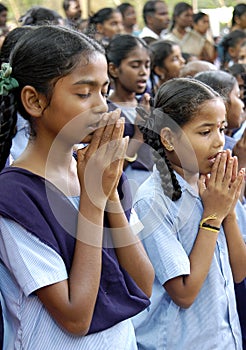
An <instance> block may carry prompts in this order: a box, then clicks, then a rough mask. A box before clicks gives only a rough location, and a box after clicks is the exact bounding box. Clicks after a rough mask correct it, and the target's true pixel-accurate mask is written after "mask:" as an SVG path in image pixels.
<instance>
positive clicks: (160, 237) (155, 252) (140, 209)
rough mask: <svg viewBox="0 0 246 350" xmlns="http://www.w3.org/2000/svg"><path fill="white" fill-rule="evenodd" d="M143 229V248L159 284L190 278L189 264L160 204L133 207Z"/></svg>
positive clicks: (140, 204) (140, 203)
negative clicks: (178, 278)
mask: <svg viewBox="0 0 246 350" xmlns="http://www.w3.org/2000/svg"><path fill="white" fill-rule="evenodd" d="M134 209H135V210H136V212H137V214H138V217H139V219H140V220H141V222H142V224H143V226H144V229H143V230H142V232H141V237H142V239H143V244H144V247H145V249H146V252H147V254H148V256H149V258H150V260H151V262H152V265H153V267H154V270H155V274H156V277H157V279H158V280H159V282H160V284H161V285H163V284H164V283H165V282H166V281H168V280H169V279H172V278H175V277H177V276H181V275H188V274H190V261H189V258H188V256H187V254H186V252H185V250H184V248H183V247H182V245H181V243H180V242H179V240H178V238H177V233H175V232H174V230H173V227H174V226H173V224H172V221H171V220H170V216H169V214H168V210H167V209H166V208H165V207H164V206H163V205H162V204H160V203H158V201H157V202H155V203H154V204H153V203H152V204H151V201H149V200H146V199H142V200H140V201H138V202H137V203H135V205H134Z"/></svg>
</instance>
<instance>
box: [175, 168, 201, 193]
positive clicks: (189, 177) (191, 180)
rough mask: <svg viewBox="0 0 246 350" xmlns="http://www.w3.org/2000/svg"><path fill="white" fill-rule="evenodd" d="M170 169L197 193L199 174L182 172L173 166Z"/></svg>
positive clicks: (182, 170) (181, 169)
mask: <svg viewBox="0 0 246 350" xmlns="http://www.w3.org/2000/svg"><path fill="white" fill-rule="evenodd" d="M172 168H173V170H174V171H176V172H177V173H178V174H179V175H180V176H182V178H183V179H184V180H185V181H186V182H187V183H188V184H189V185H190V186H191V187H192V188H193V189H194V190H195V191H196V192H198V187H197V182H198V180H199V173H193V172H189V171H186V170H184V169H183V168H181V167H179V166H177V165H173V164H172Z"/></svg>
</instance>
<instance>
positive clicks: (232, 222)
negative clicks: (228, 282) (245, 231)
mask: <svg viewBox="0 0 246 350" xmlns="http://www.w3.org/2000/svg"><path fill="white" fill-rule="evenodd" d="M223 228H224V231H225V235H226V241H227V246H228V251H229V258H230V264H231V269H232V273H233V277H234V281H235V282H236V283H240V282H242V280H243V279H244V278H245V277H246V245H245V242H244V240H243V237H242V234H241V232H240V229H239V227H238V223H237V218H236V213H235V212H233V213H231V214H229V215H227V217H226V218H225V219H224V221H223Z"/></svg>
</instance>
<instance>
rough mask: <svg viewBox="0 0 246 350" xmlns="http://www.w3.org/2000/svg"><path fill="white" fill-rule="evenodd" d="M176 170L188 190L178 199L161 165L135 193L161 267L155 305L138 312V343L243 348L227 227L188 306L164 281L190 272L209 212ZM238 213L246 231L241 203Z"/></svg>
mask: <svg viewBox="0 0 246 350" xmlns="http://www.w3.org/2000/svg"><path fill="white" fill-rule="evenodd" d="M176 176H177V179H178V181H179V183H180V185H181V188H182V196H181V198H180V199H179V200H177V201H176V202H173V201H172V200H170V199H169V198H168V197H167V196H165V195H164V193H163V189H162V187H161V180H160V175H159V172H158V170H157V169H156V167H154V171H153V174H152V175H151V176H150V178H149V179H148V180H147V181H146V182H145V183H144V184H143V185H142V186H141V187H140V189H139V191H138V192H137V195H136V198H135V203H134V208H135V210H136V212H137V215H138V217H139V219H140V220H141V222H142V224H143V226H144V229H143V230H142V231H141V233H140V237H141V238H142V239H143V244H144V247H145V249H146V251H147V254H148V256H149V258H150V260H151V262H152V264H153V266H154V269H155V281H154V286H153V293H152V297H151V305H150V307H149V308H148V309H146V310H144V311H143V312H141V313H140V314H139V315H137V316H135V317H133V324H134V327H135V331H136V337H137V343H138V348H139V350H165V349H166V350H170V349H171V350H191V349H194V348H196V349H204V350H208V349H209V350H215V349H216V350H225V349H230V350H241V349H242V339H241V330H240V324H239V319H238V314H237V309H236V300H235V292H234V283H233V277H232V272H231V269H230V264H229V257H228V249H227V244H226V238H225V235H224V232H223V228H221V230H220V233H219V235H218V239H217V243H216V247H215V252H214V256H213V260H212V263H211V267H210V270H209V273H208V276H207V278H206V280H205V281H204V283H203V286H202V288H201V290H200V292H199V294H198V295H197V297H196V299H195V301H194V303H193V304H192V305H191V306H190V307H189V308H188V309H183V308H181V307H179V306H178V305H177V304H175V303H174V301H173V300H172V299H171V298H170V296H169V294H168V293H167V292H166V290H165V288H164V287H163V285H164V283H165V282H167V281H168V280H170V279H172V278H175V277H178V276H183V275H188V274H189V273H190V262H189V254H190V252H191V250H192V248H193V245H194V242H195V239H196V236H197V233H198V230H199V223H200V220H201V218H202V213H203V206H202V201H201V199H200V197H199V196H198V195H197V194H196V193H195V191H194V190H193V189H192V188H191V186H190V185H189V184H188V183H187V182H186V181H185V180H184V179H183V178H182V177H181V176H179V175H178V174H176ZM237 214H238V219H239V224H240V226H241V230H242V232H243V233H244V235H245V236H246V233H245V227H246V216H245V211H244V209H243V208H242V206H241V205H240V203H238V208H237ZM209 234H211V233H210V232H208V235H209ZM244 238H246V237H244Z"/></svg>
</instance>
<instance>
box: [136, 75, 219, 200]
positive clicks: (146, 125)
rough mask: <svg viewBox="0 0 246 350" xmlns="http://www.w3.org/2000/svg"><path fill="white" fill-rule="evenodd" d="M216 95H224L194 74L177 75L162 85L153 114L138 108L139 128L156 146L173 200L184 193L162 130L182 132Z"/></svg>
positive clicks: (156, 157) (164, 184)
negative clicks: (162, 139) (190, 76)
mask: <svg viewBox="0 0 246 350" xmlns="http://www.w3.org/2000/svg"><path fill="white" fill-rule="evenodd" d="M215 98H220V95H219V94H218V93H217V92H215V91H214V90H213V89H212V88H210V87H209V86H207V85H206V84H204V83H202V82H199V81H197V80H195V79H192V78H174V79H171V80H168V81H167V82H165V83H164V84H162V85H161V87H160V88H159V90H158V92H157V94H156V96H155V99H154V102H153V108H152V109H151V113H150V115H149V114H148V113H147V112H146V111H145V110H144V109H143V108H141V107H138V108H137V111H138V113H139V115H140V117H141V118H142V120H141V121H140V125H139V129H140V130H141V132H142V133H143V138H144V142H145V143H147V144H148V145H149V146H151V147H152V149H153V155H154V161H155V163H156V167H157V170H158V171H159V173H160V177H161V185H162V188H163V191H164V193H165V195H167V196H168V197H169V198H170V199H172V200H173V201H176V200H178V199H179V198H180V197H181V195H182V191H181V186H180V184H179V182H178V180H177V178H176V175H175V173H174V171H173V168H172V165H171V163H170V162H169V160H168V158H167V155H166V150H165V147H164V146H163V144H162V142H161V137H160V134H161V130H162V129H163V128H165V127H168V128H170V129H171V130H172V131H173V132H174V133H178V132H179V130H180V128H181V129H182V127H183V126H184V125H185V124H186V123H187V122H189V121H190V120H191V119H192V118H194V117H195V116H197V114H198V113H199V110H200V108H201V106H202V104H203V103H205V102H206V101H208V100H213V99H215Z"/></svg>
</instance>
